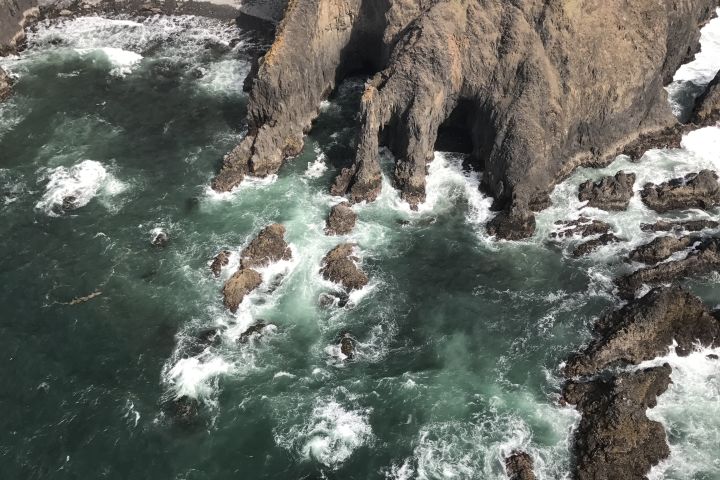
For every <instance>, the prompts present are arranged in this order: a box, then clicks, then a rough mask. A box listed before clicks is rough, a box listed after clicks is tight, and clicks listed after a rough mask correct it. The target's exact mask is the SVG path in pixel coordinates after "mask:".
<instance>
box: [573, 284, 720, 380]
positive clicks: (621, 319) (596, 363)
mask: <svg viewBox="0 0 720 480" xmlns="http://www.w3.org/2000/svg"><path fill="white" fill-rule="evenodd" d="M594 334H595V335H594V339H593V340H592V342H591V343H590V345H588V347H587V348H586V349H585V350H583V351H582V352H580V353H578V354H576V355H574V356H573V357H571V358H570V359H569V360H568V362H567V364H566V366H565V373H566V375H568V376H571V377H572V376H578V375H581V376H588V375H595V374H598V373H600V372H601V371H602V370H604V369H607V368H609V367H615V366H625V365H638V364H640V363H641V362H644V361H646V360H652V359H653V358H655V357H658V356H662V355H665V354H666V353H667V352H668V349H669V348H670V347H671V346H672V344H673V341H675V342H677V347H676V350H677V352H678V354H680V355H684V354H685V355H686V354H688V353H689V352H690V351H691V350H692V348H693V345H695V344H699V345H703V346H706V347H711V346H715V345H717V344H718V341H719V340H720V322H719V321H718V319H716V318H715V317H714V316H713V315H712V313H711V312H710V309H709V308H708V307H707V306H705V304H703V302H702V301H701V300H700V299H699V298H697V297H696V296H694V295H692V294H691V293H689V292H687V291H686V290H683V289H681V288H679V287H671V288H657V289H655V290H652V291H651V292H650V293H648V294H647V295H645V296H644V297H642V298H640V299H637V300H634V301H632V302H630V303H629V304H628V305H626V306H625V307H623V308H621V309H619V310H616V311H614V312H612V313H610V314H608V315H605V316H603V317H601V318H600V319H599V320H598V321H597V323H596V324H595V332H594Z"/></svg>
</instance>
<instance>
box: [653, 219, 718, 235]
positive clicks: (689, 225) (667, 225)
mask: <svg viewBox="0 0 720 480" xmlns="http://www.w3.org/2000/svg"><path fill="white" fill-rule="evenodd" d="M718 227H720V222H716V221H714V220H680V221H675V222H668V221H665V220H658V221H657V222H655V223H643V224H642V225H640V230H642V231H643V232H670V231H676V232H681V231H688V232H699V231H701V230H706V229H712V228H718Z"/></svg>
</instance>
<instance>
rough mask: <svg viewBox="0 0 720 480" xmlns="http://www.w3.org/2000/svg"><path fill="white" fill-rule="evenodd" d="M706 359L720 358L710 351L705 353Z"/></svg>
mask: <svg viewBox="0 0 720 480" xmlns="http://www.w3.org/2000/svg"><path fill="white" fill-rule="evenodd" d="M707 359H708V360H718V359H720V357H718V356H717V355H715V354H714V353H711V354H709V355H707Z"/></svg>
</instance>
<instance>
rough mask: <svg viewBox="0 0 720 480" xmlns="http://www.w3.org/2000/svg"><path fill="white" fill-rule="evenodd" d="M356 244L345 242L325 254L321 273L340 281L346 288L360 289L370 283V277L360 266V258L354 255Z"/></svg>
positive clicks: (326, 278)
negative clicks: (358, 263) (358, 262)
mask: <svg viewBox="0 0 720 480" xmlns="http://www.w3.org/2000/svg"><path fill="white" fill-rule="evenodd" d="M354 248H355V246H354V245H353V244H350V243H344V244H341V245H338V246H337V247H335V248H333V249H332V250H330V252H328V254H327V255H325V258H323V261H322V268H321V269H320V273H322V276H323V278H324V279H325V280H330V281H331V282H335V283H339V284H340V285H342V286H343V287H344V288H345V289H346V290H359V289H361V288H362V287H364V286H365V285H367V284H368V282H369V279H368V277H367V275H366V274H365V272H363V271H362V270H361V269H360V268H359V267H358V266H357V263H356V262H357V261H358V258H357V257H355V256H354V255H353V249H354Z"/></svg>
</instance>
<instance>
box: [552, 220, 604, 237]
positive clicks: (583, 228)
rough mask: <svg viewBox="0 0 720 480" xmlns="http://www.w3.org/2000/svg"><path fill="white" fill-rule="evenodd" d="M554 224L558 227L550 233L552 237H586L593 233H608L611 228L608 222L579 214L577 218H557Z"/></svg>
mask: <svg viewBox="0 0 720 480" xmlns="http://www.w3.org/2000/svg"><path fill="white" fill-rule="evenodd" d="M555 225H557V226H558V227H559V228H558V230H556V231H554V232H552V233H551V234H550V237H552V238H570V237H575V236H579V237H582V238H586V237H592V236H593V235H604V234H606V233H609V232H610V230H611V228H612V227H611V226H610V224H609V223H606V222H603V221H602V220H593V219H591V218H589V217H586V216H584V215H581V216H580V217H579V218H578V219H577V220H558V221H557V222H555Z"/></svg>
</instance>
